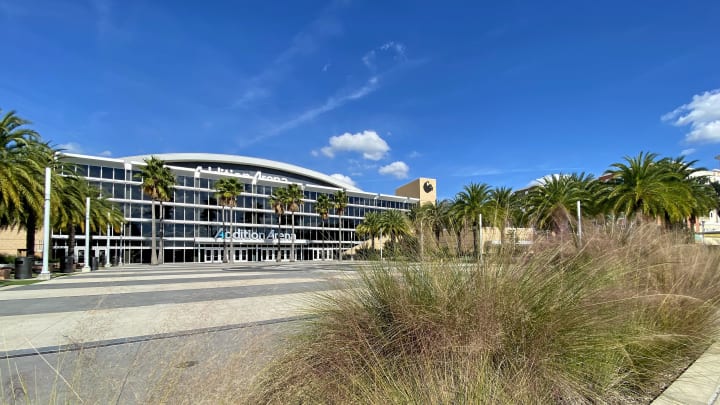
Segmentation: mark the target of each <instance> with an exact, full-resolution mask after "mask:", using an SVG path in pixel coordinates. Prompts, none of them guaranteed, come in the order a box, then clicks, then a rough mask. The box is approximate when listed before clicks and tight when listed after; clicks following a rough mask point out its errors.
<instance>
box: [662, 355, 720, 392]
mask: <svg viewBox="0 0 720 405" xmlns="http://www.w3.org/2000/svg"><path fill="white" fill-rule="evenodd" d="M719 395H720V342H716V343H714V344H712V345H711V346H710V347H709V348H708V349H707V351H705V353H704V354H703V355H702V356H700V358H699V359H697V360H696V361H695V363H693V364H692V365H691V366H690V367H688V369H687V370H685V372H684V373H683V374H682V375H681V376H680V378H678V379H677V380H675V382H674V383H672V385H670V387H668V388H667V389H666V390H665V392H663V393H662V395H660V396H659V397H658V398H657V399H656V400H655V401H653V405H714V404H720V400H719V399H718V396H719Z"/></svg>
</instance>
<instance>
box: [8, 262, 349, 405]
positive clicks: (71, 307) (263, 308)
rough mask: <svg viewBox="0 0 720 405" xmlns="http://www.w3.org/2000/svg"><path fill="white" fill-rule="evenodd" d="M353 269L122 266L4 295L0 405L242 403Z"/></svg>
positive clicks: (11, 290)
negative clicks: (320, 300)
mask: <svg viewBox="0 0 720 405" xmlns="http://www.w3.org/2000/svg"><path fill="white" fill-rule="evenodd" d="M356 265H357V263H356V264H355V265H353V264H351V263H338V262H320V263H317V262H313V263H308V262H304V263H280V264H276V263H252V264H242V265H241V264H238V265H232V264H167V265H161V266H153V267H151V266H125V267H119V268H110V269H102V270H100V271H97V272H92V273H75V274H73V275H70V276H66V277H59V278H55V279H53V280H50V281H46V282H42V283H37V284H32V285H26V286H16V287H5V288H0V325H2V327H1V328H0V359H2V360H1V361H0V403H3V404H4V403H10V404H15V403H18V404H20V403H22V404H26V403H33V404H34V403H38V404H46V403H122V404H135V403H142V404H144V403H160V402H163V403H217V402H236V400H237V398H235V397H234V396H233V395H235V394H236V393H237V390H238V388H237V387H244V386H245V384H246V383H247V382H248V381H249V380H250V379H251V378H252V376H254V375H256V374H257V372H258V371H259V370H260V369H261V368H262V367H263V365H264V364H265V362H266V361H267V360H268V359H269V358H271V357H272V355H274V354H275V353H276V352H277V349H278V347H282V346H281V345H282V339H284V336H287V333H288V332H289V331H290V330H292V328H294V327H295V326H298V325H299V323H297V322H293V321H297V320H299V319H302V318H303V317H304V316H305V315H304V314H303V310H302V308H303V307H305V306H306V304H307V303H308V302H309V301H310V300H311V298H312V297H313V296H314V294H315V293H317V292H324V291H332V290H333V289H336V288H337V287H338V284H337V283H336V282H335V281H337V280H339V279H347V278H352V277H354V276H355V274H356V273H355V272H353V271H348V270H352V267H354V266H356ZM340 269H342V270H340ZM228 368H231V369H232V373H223V372H222V371H223V370H225V369H228ZM223 378H227V379H228V380H227V381H225V380H222V379H223ZM218 379H221V380H218ZM210 382H211V383H210ZM209 383H210V384H211V387H212V388H211V389H198V388H204V387H206V386H207V385H208V384H209ZM222 387H228V388H229V389H235V390H236V391H235V392H234V393H233V392H231V393H230V394H227V395H230V396H226V394H225V393H223V392H219V391H221V388H222ZM240 391H242V388H240ZM208 395H215V397H208Z"/></svg>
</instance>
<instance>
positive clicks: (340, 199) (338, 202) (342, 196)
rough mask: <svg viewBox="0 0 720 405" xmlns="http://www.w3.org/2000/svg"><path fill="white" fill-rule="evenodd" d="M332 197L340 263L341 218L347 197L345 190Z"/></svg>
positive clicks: (346, 203) (341, 241)
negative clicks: (336, 220)
mask: <svg viewBox="0 0 720 405" xmlns="http://www.w3.org/2000/svg"><path fill="white" fill-rule="evenodd" d="M333 197H334V199H333V206H334V208H335V213H336V214H337V216H338V241H339V242H338V246H339V249H338V260H340V261H342V243H343V238H342V216H343V214H344V213H345V208H346V207H347V205H348V196H347V193H346V192H345V190H338V191H336V192H335V195H334V196H333Z"/></svg>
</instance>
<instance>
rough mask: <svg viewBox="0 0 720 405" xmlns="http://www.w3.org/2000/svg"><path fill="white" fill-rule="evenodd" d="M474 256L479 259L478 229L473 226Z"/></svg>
mask: <svg viewBox="0 0 720 405" xmlns="http://www.w3.org/2000/svg"><path fill="white" fill-rule="evenodd" d="M472 234H473V255H475V257H478V230H477V227H475V226H473V231H472Z"/></svg>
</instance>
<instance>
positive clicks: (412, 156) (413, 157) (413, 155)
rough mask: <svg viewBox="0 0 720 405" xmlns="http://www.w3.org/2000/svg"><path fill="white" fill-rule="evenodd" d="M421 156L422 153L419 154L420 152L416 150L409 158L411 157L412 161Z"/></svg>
mask: <svg viewBox="0 0 720 405" xmlns="http://www.w3.org/2000/svg"><path fill="white" fill-rule="evenodd" d="M420 156H422V153H420V152H418V151H416V150H414V151H412V152H410V154H409V155H408V157H409V158H410V159H415V158H419V157H420Z"/></svg>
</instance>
